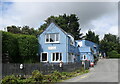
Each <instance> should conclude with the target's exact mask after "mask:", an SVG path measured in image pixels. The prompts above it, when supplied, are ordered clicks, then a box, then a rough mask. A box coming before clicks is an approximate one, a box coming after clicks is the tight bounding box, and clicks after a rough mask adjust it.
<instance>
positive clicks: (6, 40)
mask: <svg viewBox="0 0 120 84" xmlns="http://www.w3.org/2000/svg"><path fill="white" fill-rule="evenodd" d="M37 52H38V39H37V38H36V37H35V36H32V35H21V34H12V33H10V32H2V56H3V58H5V57H6V55H8V57H9V58H10V60H9V62H10V63H33V62H38V57H37V55H36V54H37ZM18 57H19V59H18ZM3 62H5V60H4V59H3Z"/></svg>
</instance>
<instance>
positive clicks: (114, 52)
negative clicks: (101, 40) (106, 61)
mask: <svg viewBox="0 0 120 84" xmlns="http://www.w3.org/2000/svg"><path fill="white" fill-rule="evenodd" d="M107 55H108V56H109V58H120V54H118V52H117V51H115V50H113V51H111V52H108V53H107Z"/></svg>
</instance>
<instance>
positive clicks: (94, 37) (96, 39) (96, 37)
mask: <svg viewBox="0 0 120 84" xmlns="http://www.w3.org/2000/svg"><path fill="white" fill-rule="evenodd" d="M85 40H89V41H92V42H95V43H97V44H99V35H95V32H92V31H91V30H89V31H88V33H86V35H85Z"/></svg>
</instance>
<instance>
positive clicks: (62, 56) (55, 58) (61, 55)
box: [51, 52, 63, 62]
mask: <svg viewBox="0 0 120 84" xmlns="http://www.w3.org/2000/svg"><path fill="white" fill-rule="evenodd" d="M53 53H55V59H56V53H59V61H53V60H52V59H53ZM53 53H51V62H60V53H61V52H53ZM61 56H62V60H63V54H62V53H61ZM62 60H61V61H62Z"/></svg>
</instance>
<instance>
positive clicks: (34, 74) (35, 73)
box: [32, 70, 43, 82]
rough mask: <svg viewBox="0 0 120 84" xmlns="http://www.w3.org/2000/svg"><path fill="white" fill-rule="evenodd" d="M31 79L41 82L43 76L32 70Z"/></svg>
mask: <svg viewBox="0 0 120 84" xmlns="http://www.w3.org/2000/svg"><path fill="white" fill-rule="evenodd" d="M32 78H33V79H34V80H35V81H37V82H42V80H43V75H42V74H41V73H40V72H39V71H38V70H34V71H33V72H32Z"/></svg>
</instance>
